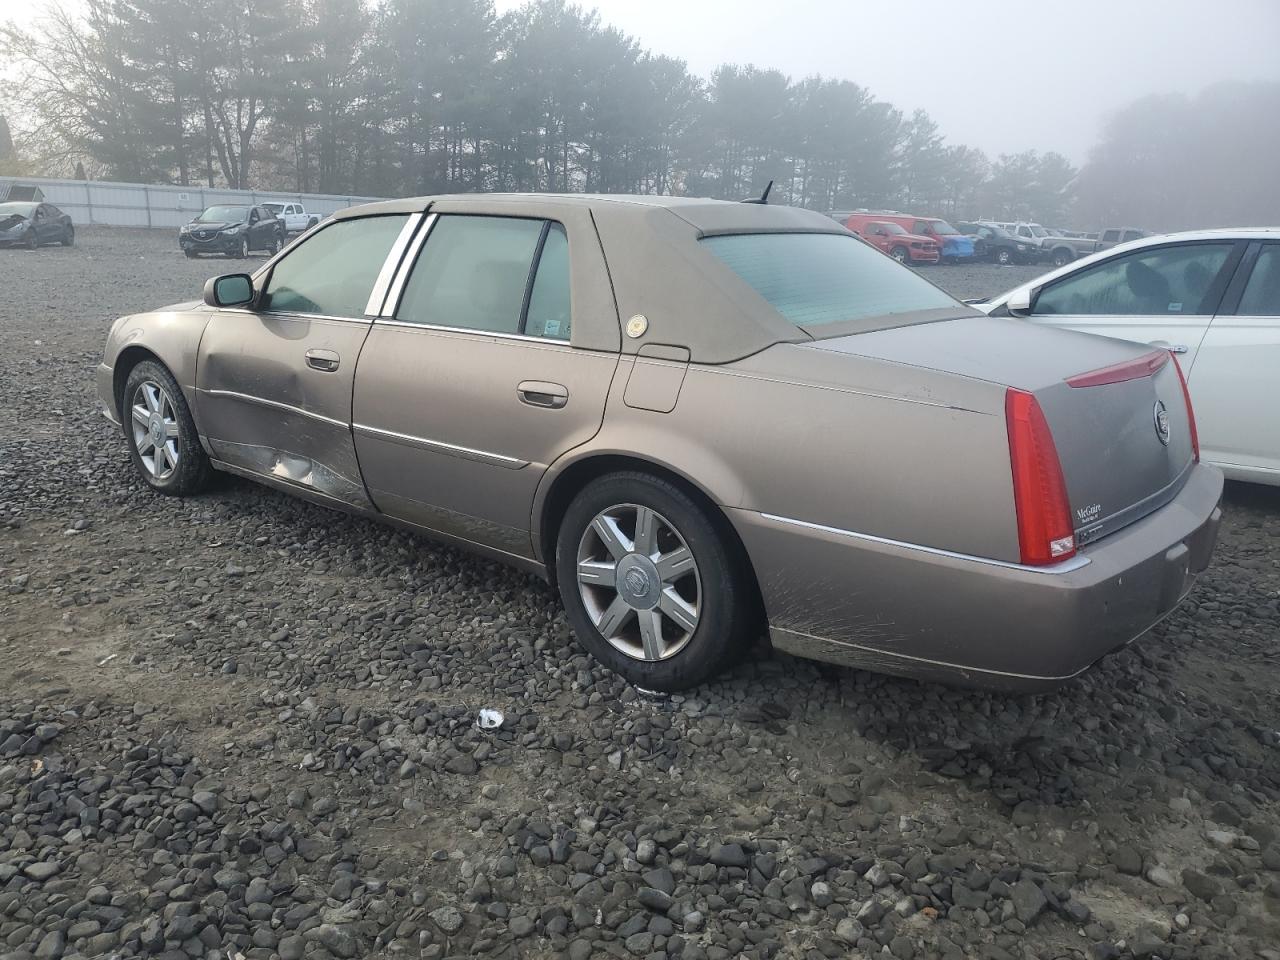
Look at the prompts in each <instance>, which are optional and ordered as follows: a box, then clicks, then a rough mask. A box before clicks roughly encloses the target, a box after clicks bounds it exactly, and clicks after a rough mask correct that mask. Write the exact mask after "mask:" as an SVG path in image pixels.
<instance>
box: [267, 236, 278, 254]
mask: <svg viewBox="0 0 1280 960" xmlns="http://www.w3.org/2000/svg"><path fill="white" fill-rule="evenodd" d="M279 252H280V240H279V239H278V238H275V237H273V238H272V239H271V242H270V243H268V244H267V256H268V257H274V256H275V255H276V254H277V253H279Z"/></svg>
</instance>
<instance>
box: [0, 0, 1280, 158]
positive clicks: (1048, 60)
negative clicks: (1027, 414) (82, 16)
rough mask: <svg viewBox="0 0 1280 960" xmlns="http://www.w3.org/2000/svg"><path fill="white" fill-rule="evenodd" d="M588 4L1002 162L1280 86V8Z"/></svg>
mask: <svg viewBox="0 0 1280 960" xmlns="http://www.w3.org/2000/svg"><path fill="white" fill-rule="evenodd" d="M374 2H377V0H374ZM522 2H523V0H496V5H497V9H498V12H499V13H503V12H505V11H507V10H510V9H512V8H514V7H517V6H520V5H521V3H522ZM577 2H578V3H579V5H580V6H583V7H586V8H588V9H589V8H592V7H594V8H595V9H597V10H599V12H600V17H601V20H602V21H603V22H604V23H606V24H612V25H614V26H617V27H619V28H620V29H622V30H624V31H625V32H627V33H629V34H631V35H632V36H633V37H635V38H636V39H637V40H639V41H640V43H641V45H642V46H644V47H645V48H647V49H649V50H652V51H653V52H654V53H663V54H668V55H670V56H675V57H679V58H681V59H683V60H685V61H687V62H688V64H689V68H690V69H691V70H693V72H695V73H697V74H699V75H700V76H704V77H705V76H707V75H708V74H709V73H710V72H711V71H712V70H713V69H714V68H715V67H716V66H718V65H719V64H722V63H739V64H747V63H754V64H756V65H757V66H760V67H777V68H778V69H780V70H782V71H783V72H785V73H787V74H789V75H790V76H791V77H792V79H795V80H799V79H801V78H803V77H806V76H810V75H812V74H816V73H820V74H822V75H823V76H827V77H837V78H842V79H847V80H853V81H855V82H856V83H859V84H861V85H862V86H865V87H868V88H870V89H871V91H872V92H873V93H874V94H875V95H876V96H878V97H880V98H881V99H883V100H888V101H889V102H891V103H893V104H894V105H895V106H897V107H898V108H900V109H902V110H904V111H906V112H908V113H909V112H910V111H911V110H913V109H915V108H917V107H920V108H923V109H925V110H927V111H928V112H929V114H930V115H931V116H932V117H933V119H934V120H936V121H937V122H938V124H939V126H940V128H941V130H942V132H943V134H945V135H946V137H947V138H948V140H949V141H950V142H952V143H966V144H969V145H970V146H975V147H979V148H981V149H982V150H985V151H986V152H987V153H988V154H990V155H991V156H992V157H994V156H996V155H997V154H1000V153H1012V152H1017V151H1020V150H1029V149H1035V150H1042V151H1043V150H1057V151H1059V152H1061V153H1064V154H1066V155H1067V156H1068V157H1069V158H1070V159H1071V160H1073V161H1075V162H1076V163H1080V162H1082V161H1084V160H1085V159H1086V157H1087V154H1088V150H1089V148H1090V147H1091V146H1092V145H1093V143H1094V141H1095V140H1096V139H1097V136H1098V133H1099V130H1100V126H1101V124H1102V122H1103V121H1104V120H1105V118H1106V116H1107V114H1108V113H1109V112H1110V111H1111V110H1114V109H1116V108H1118V107H1121V106H1124V105H1125V104H1126V103H1128V102H1129V101H1131V100H1134V99H1137V98H1138V97H1141V96H1144V95H1146V94H1149V93H1162V92H1182V93H1195V92H1197V91H1199V90H1201V89H1203V88H1204V87H1206V86H1209V85H1210V84H1212V83H1216V82H1218V81H1222V80H1278V79H1280V0H1217V2H1214V0H916V2H915V3H913V4H905V5H904V4H892V3H885V2H883V0H768V2H760V0H755V2H749V3H744V2H742V0H577ZM62 3H63V5H64V6H67V7H70V8H71V9H75V8H76V6H77V5H78V3H77V0H62ZM43 6H44V3H43V2H41V0H34V2H33V0H0V20H9V19H14V20H17V21H18V22H19V23H22V24H29V23H30V22H31V21H32V20H33V19H35V18H36V17H37V16H39V12H40V10H41V8H42V7H43ZM2 75H3V72H2V71H0V76H2ZM0 99H2V98H0ZM1259 120H1260V122H1264V123H1280V119H1277V118H1275V117H1270V118H1259Z"/></svg>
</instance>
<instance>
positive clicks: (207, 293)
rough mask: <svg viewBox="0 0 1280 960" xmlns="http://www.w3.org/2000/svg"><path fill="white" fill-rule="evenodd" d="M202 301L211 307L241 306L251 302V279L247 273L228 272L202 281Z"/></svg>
mask: <svg viewBox="0 0 1280 960" xmlns="http://www.w3.org/2000/svg"><path fill="white" fill-rule="evenodd" d="M204 302H205V303H207V304H208V305H209V306H211V307H243V306H245V305H246V304H250V303H252V302H253V280H252V279H251V278H250V277H249V275H248V274H247V273H228V274H225V275H224V276H221V277H210V278H209V279H208V280H206V281H205V282H204Z"/></svg>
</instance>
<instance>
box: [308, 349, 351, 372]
mask: <svg viewBox="0 0 1280 960" xmlns="http://www.w3.org/2000/svg"><path fill="white" fill-rule="evenodd" d="M304 356H305V357H306V358H307V366H308V367H310V368H311V369H312V370H319V371H320V372H321V373H333V371H335V370H337V369H338V364H340V363H341V362H342V358H341V357H340V356H338V355H337V354H336V353H334V352H333V351H332V350H308V351H307V352H306V353H305V354H304Z"/></svg>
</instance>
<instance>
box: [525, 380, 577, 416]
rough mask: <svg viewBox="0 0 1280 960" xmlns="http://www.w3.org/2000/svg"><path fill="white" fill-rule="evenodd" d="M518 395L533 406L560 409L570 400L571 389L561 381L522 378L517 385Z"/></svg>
mask: <svg viewBox="0 0 1280 960" xmlns="http://www.w3.org/2000/svg"><path fill="white" fill-rule="evenodd" d="M516 396H518V397H519V398H520V402H521V403H527V404H529V406H531V407H549V408H550V409H552V410H559V409H560V408H561V407H563V406H564V405H565V404H566V403H568V402H569V389H568V388H567V387H566V386H564V384H561V383H548V382H547V381H546V380H522V381H520V383H518V384H517V385H516Z"/></svg>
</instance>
